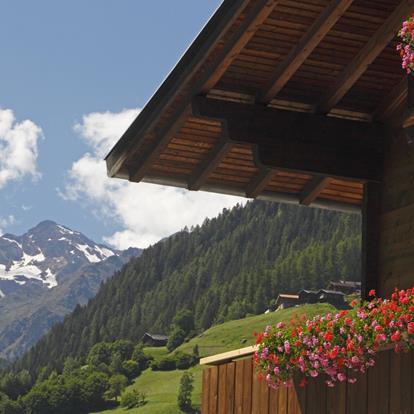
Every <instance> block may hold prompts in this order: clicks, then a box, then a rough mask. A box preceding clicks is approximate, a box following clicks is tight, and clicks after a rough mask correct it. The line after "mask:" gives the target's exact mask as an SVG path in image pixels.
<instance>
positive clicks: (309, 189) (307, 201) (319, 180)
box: [299, 176, 331, 206]
mask: <svg viewBox="0 0 414 414" xmlns="http://www.w3.org/2000/svg"><path fill="white" fill-rule="evenodd" d="M330 181H331V180H330V178H329V177H320V176H317V177H314V178H313V179H312V180H311V181H310V182H309V183H308V184H307V185H305V188H304V189H303V190H302V192H301V194H300V196H299V202H300V204H303V205H305V206H310V205H311V204H312V203H313V202H314V201H315V200H316V199H317V198H318V197H319V195H320V194H321V192H322V191H323V190H324V189H325V188H326V187H327V185H328V184H329V183H330Z"/></svg>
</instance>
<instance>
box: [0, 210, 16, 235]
mask: <svg viewBox="0 0 414 414" xmlns="http://www.w3.org/2000/svg"><path fill="white" fill-rule="evenodd" d="M14 223H16V219H15V217H14V216H13V215H12V214H10V215H9V216H7V217H0V235H2V234H4V228H6V227H8V226H11V225H12V224H14Z"/></svg>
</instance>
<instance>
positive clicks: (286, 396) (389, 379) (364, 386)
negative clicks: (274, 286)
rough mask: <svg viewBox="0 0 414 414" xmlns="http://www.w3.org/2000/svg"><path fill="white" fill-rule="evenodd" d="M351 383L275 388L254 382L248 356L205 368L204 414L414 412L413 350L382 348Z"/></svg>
mask: <svg viewBox="0 0 414 414" xmlns="http://www.w3.org/2000/svg"><path fill="white" fill-rule="evenodd" d="M354 376H355V377H356V379H357V382H356V383H355V384H349V383H341V384H338V385H337V386H336V387H335V388H328V387H327V386H326V385H325V382H324V380H323V379H322V378H317V379H316V380H310V381H309V383H308V384H307V385H306V387H305V388H301V387H299V385H298V381H295V385H294V386H293V387H290V388H281V389H279V390H273V389H270V388H269V387H267V385H266V383H265V382H263V381H258V380H257V376H256V374H255V372H254V366H253V363H252V359H251V358H247V359H244V360H239V361H236V362H230V363H227V364H222V365H220V366H218V367H217V366H215V367H212V368H206V369H205V370H204V372H203V397H202V410H201V413H202V414H216V413H223V414H411V413H414V380H413V377H414V357H413V351H410V352H409V353H401V354H395V353H394V351H392V350H391V351H383V352H380V353H379V354H378V356H377V358H376V364H375V366H374V367H373V368H371V369H370V370H368V373H367V374H365V375H363V374H357V375H354Z"/></svg>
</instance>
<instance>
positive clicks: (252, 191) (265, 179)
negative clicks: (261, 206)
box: [246, 168, 277, 198]
mask: <svg viewBox="0 0 414 414" xmlns="http://www.w3.org/2000/svg"><path fill="white" fill-rule="evenodd" d="M276 173H277V171H276V170H272V169H269V168H262V169H261V170H260V171H259V173H258V174H257V176H256V177H254V178H253V179H252V181H251V182H250V183H249V185H248V186H247V189H246V197H247V198H256V197H258V196H259V195H260V194H261V193H262V192H263V190H264V189H265V188H266V186H267V185H268V184H269V183H270V181H272V179H273V177H274V176H275V175H276Z"/></svg>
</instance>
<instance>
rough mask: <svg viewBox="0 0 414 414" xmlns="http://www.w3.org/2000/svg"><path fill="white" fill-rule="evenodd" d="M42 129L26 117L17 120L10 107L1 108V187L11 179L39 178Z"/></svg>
mask: <svg viewBox="0 0 414 414" xmlns="http://www.w3.org/2000/svg"><path fill="white" fill-rule="evenodd" d="M41 137H42V130H41V128H40V127H39V126H37V125H36V124H35V123H34V122H32V121H30V120H28V119H26V120H25V121H22V122H20V123H19V122H16V120H15V116H14V113H13V111H12V110H10V109H0V188H3V187H4V186H5V185H6V184H8V183H9V182H10V181H14V180H19V179H22V178H23V177H25V176H30V177H31V178H32V179H37V178H39V176H40V174H39V172H38V171H37V166H36V161H37V155H38V149H37V145H38V141H39V139H40V138H41Z"/></svg>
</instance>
